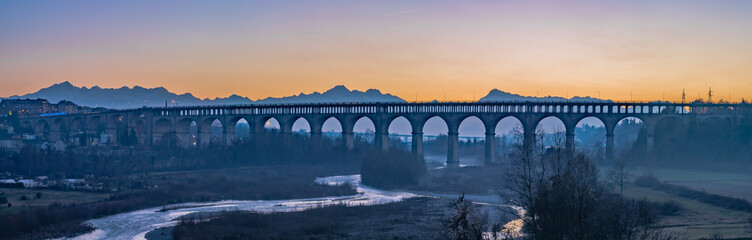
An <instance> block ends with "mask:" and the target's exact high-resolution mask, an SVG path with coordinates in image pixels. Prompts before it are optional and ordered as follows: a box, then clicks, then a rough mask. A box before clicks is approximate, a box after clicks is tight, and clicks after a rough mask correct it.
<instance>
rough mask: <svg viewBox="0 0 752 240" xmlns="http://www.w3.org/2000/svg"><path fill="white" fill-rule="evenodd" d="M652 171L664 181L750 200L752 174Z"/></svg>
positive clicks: (680, 170) (638, 171)
mask: <svg viewBox="0 0 752 240" xmlns="http://www.w3.org/2000/svg"><path fill="white" fill-rule="evenodd" d="M646 172H648V171H646V170H639V169H638V170H637V171H635V173H636V174H640V173H646ZM652 172H653V173H654V174H655V176H656V177H657V178H658V179H659V180H661V181H663V182H666V183H670V184H674V185H680V186H685V187H689V188H692V189H695V190H702V191H706V192H709V193H714V194H718V195H724V196H729V197H736V198H743V199H746V200H747V201H750V202H752V174H737V173H724V172H710V171H699V170H683V169H665V168H658V169H654V170H653V171H652Z"/></svg>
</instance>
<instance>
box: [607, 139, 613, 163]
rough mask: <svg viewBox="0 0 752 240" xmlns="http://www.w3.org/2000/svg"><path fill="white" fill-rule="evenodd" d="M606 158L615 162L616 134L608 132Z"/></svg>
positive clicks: (610, 161)
mask: <svg viewBox="0 0 752 240" xmlns="http://www.w3.org/2000/svg"><path fill="white" fill-rule="evenodd" d="M606 160H607V161H608V162H609V163H613V162H614V134H613V133H608V134H606Z"/></svg>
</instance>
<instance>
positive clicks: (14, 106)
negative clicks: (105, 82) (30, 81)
mask: <svg viewBox="0 0 752 240" xmlns="http://www.w3.org/2000/svg"><path fill="white" fill-rule="evenodd" d="M92 111H94V109H92V108H89V107H82V106H78V105H76V104H75V103H73V102H71V101H66V100H62V101H60V102H58V103H50V102H49V101H47V99H42V98H37V99H30V98H26V99H20V98H18V99H3V100H2V101H0V116H1V117H8V116H34V115H41V114H50V113H60V114H75V113H86V112H92Z"/></svg>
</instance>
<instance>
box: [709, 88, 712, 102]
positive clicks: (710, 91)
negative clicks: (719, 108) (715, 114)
mask: <svg viewBox="0 0 752 240" xmlns="http://www.w3.org/2000/svg"><path fill="white" fill-rule="evenodd" d="M708 103H713V89H712V88H711V87H708Z"/></svg>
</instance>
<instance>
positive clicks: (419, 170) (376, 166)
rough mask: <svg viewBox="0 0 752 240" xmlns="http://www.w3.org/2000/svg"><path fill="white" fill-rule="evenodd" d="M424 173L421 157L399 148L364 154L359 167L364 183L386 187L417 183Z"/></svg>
mask: <svg viewBox="0 0 752 240" xmlns="http://www.w3.org/2000/svg"><path fill="white" fill-rule="evenodd" d="M425 173H426V165H425V163H423V161H422V159H419V158H418V157H416V156H415V155H413V154H411V153H409V152H407V151H403V150H399V149H393V150H389V151H374V152H372V153H370V154H364V155H363V160H362V163H361V168H360V175H361V179H362V181H363V183H364V184H367V185H371V186H375V187H387V188H388V187H400V186H406V185H414V184H417V183H418V181H419V180H420V178H421V177H422V176H423V175H424V174H425Z"/></svg>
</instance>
